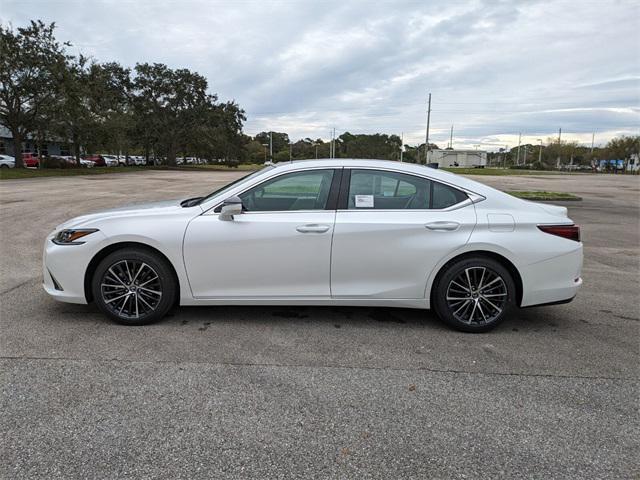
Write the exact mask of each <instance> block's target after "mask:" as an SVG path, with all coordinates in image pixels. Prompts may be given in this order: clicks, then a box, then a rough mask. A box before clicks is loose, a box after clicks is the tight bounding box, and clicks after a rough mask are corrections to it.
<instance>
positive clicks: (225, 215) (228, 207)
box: [218, 197, 242, 222]
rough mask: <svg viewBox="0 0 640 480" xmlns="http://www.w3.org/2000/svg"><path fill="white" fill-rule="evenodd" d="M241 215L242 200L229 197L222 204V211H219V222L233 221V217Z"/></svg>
mask: <svg viewBox="0 0 640 480" xmlns="http://www.w3.org/2000/svg"><path fill="white" fill-rule="evenodd" d="M241 213H242V200H241V199H240V197H229V198H227V199H226V200H225V201H224V202H223V203H222V209H221V210H220V215H219V216H218V219H219V220H224V221H227V222H228V221H230V220H233V216H234V215H240V214H241Z"/></svg>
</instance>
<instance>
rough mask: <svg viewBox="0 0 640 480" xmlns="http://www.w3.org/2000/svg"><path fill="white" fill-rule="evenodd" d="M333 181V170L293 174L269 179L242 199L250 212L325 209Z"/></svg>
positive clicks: (244, 194) (242, 195)
mask: <svg viewBox="0 0 640 480" xmlns="http://www.w3.org/2000/svg"><path fill="white" fill-rule="evenodd" d="M332 180H333V170H308V171H305V172H293V173H288V174H285V175H280V176H279V177H276V178H273V179H271V180H267V181H265V182H263V183H261V184H260V185H257V186H255V187H253V188H252V189H251V190H247V191H246V192H244V193H242V194H240V198H241V199H242V206H243V208H244V209H245V210H246V211H248V212H280V211H287V210H324V209H325V207H326V206H327V200H328V199H329V190H330V189H331V182H332Z"/></svg>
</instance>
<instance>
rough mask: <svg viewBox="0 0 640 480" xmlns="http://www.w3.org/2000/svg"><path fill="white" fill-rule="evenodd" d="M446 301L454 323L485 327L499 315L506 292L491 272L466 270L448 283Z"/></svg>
mask: <svg viewBox="0 0 640 480" xmlns="http://www.w3.org/2000/svg"><path fill="white" fill-rule="evenodd" d="M446 299H447V306H448V307H449V310H450V312H451V314H452V315H453V317H454V318H455V319H456V320H458V321H460V322H462V323H466V324H468V325H486V324H489V323H491V322H493V321H495V320H496V319H497V318H498V317H499V316H500V315H501V314H502V312H503V310H504V309H505V306H506V304H507V300H508V290H507V286H506V284H505V281H504V280H503V278H502V277H501V276H500V275H498V274H497V273H496V272H495V271H493V270H491V269H490V268H487V267H468V268H465V269H464V270H463V271H461V272H460V273H459V274H458V275H457V276H455V277H454V278H453V280H451V282H449V285H448V287H447V297H446Z"/></svg>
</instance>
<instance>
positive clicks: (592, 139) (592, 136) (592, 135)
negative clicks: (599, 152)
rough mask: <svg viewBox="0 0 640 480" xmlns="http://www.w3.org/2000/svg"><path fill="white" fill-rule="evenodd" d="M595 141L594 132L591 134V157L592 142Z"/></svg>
mask: <svg viewBox="0 0 640 480" xmlns="http://www.w3.org/2000/svg"><path fill="white" fill-rule="evenodd" d="M595 139H596V132H593V133H592V134H591V155H593V142H594V141H595Z"/></svg>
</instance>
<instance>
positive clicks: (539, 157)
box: [538, 138, 542, 163]
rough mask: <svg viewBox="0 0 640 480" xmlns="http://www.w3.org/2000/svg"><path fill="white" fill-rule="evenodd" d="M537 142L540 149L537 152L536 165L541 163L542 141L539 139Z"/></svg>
mask: <svg viewBox="0 0 640 480" xmlns="http://www.w3.org/2000/svg"><path fill="white" fill-rule="evenodd" d="M538 141H539V142H540V149H539V150H538V163H542V139H541V138H539V139H538Z"/></svg>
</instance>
